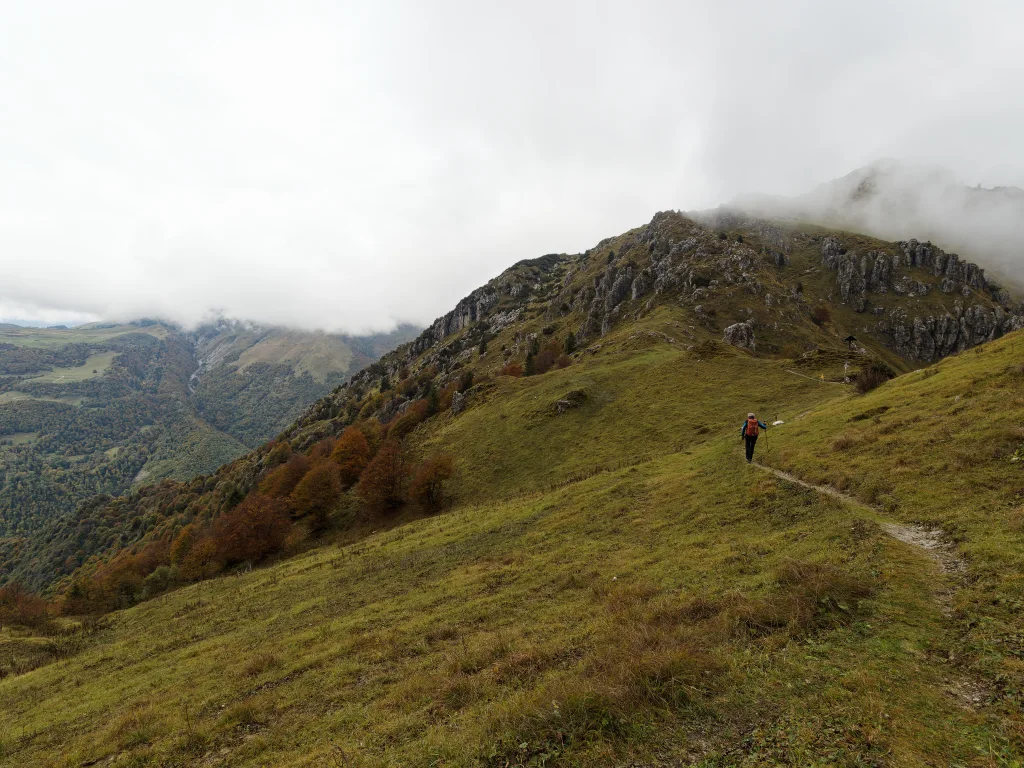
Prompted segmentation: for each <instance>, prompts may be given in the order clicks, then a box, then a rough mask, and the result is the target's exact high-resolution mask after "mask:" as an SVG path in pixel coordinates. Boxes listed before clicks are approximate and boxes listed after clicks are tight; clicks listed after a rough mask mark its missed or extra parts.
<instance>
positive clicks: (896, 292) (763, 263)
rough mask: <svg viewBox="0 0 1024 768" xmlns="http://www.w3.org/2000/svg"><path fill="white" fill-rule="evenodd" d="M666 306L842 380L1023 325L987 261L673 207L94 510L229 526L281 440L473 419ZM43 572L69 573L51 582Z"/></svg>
mask: <svg viewBox="0 0 1024 768" xmlns="http://www.w3.org/2000/svg"><path fill="white" fill-rule="evenodd" d="M666 311H667V312H669V313H670V314H676V313H681V314H679V316H678V318H677V319H675V320H672V321H671V324H669V325H668V326H666V327H665V328H663V329H661V330H658V331H657V332H654V331H652V332H651V333H653V334H654V335H653V336H649V337H647V339H648V341H649V342H652V343H656V342H657V341H658V340H659V339H660V340H662V341H664V340H670V343H672V344H678V345H680V346H681V348H684V349H698V348H702V345H706V344H710V345H712V348H713V346H714V345H715V344H722V343H726V344H731V345H732V346H736V347H738V348H740V349H744V350H746V351H747V353H750V354H755V355H758V356H766V355H767V356H768V357H780V356H781V357H784V358H785V357H789V358H791V359H795V360H796V361H797V362H798V363H799V364H804V363H803V362H801V361H806V356H807V355H811V356H812V358H813V357H814V356H815V355H817V356H818V357H820V358H821V359H822V360H832V361H833V363H832V364H831V368H830V369H829V371H830V375H840V371H841V372H842V375H841V376H840V379H839V380H840V381H842V380H844V379H846V380H850V378H849V375H848V373H847V369H849V364H850V363H852V364H853V366H854V369H856V368H857V367H870V366H872V365H878V366H881V367H882V368H884V369H886V370H889V371H890V374H889V375H891V373H892V372H899V371H906V370H910V369H912V368H913V367H917V366H919V365H922V364H926V363H928V362H932V361H934V360H935V359H937V358H939V357H942V356H945V355H948V354H952V353H955V352H957V351H960V350H962V349H966V348H968V347H970V346H974V345H976V344H979V343H982V342H984V341H987V340H990V339H994V338H998V337H999V336H1001V335H1002V334H1004V333H1006V332H1010V331H1012V330H1015V329H1018V328H1021V327H1024V307H1022V305H1021V304H1020V302H1019V301H1017V299H1015V298H1014V297H1013V295H1012V294H1010V293H1009V292H1007V291H1006V290H1004V289H1002V288H1000V287H999V286H997V285H995V284H993V283H990V282H989V281H988V280H987V279H986V278H985V275H984V271H983V270H981V269H980V268H978V267H977V266H976V265H974V264H973V263H971V262H966V261H963V260H961V259H959V257H958V256H956V255H955V254H947V253H946V252H945V251H943V250H942V249H940V248H938V247H936V246H932V245H930V244H927V243H919V242H917V241H901V242H897V243H891V242H889V243H886V242H883V241H878V240H875V239H873V238H869V237H866V236H862V235H855V234H850V233H843V232H833V231H829V230H825V229H821V228H810V229H809V230H806V229H800V228H799V227H795V228H794V227H792V226H789V225H786V224H784V223H782V224H780V223H778V222H772V221H768V220H763V219H757V218H751V217H749V216H745V215H743V216H739V217H737V216H735V215H731V214H726V215H722V214H721V212H719V213H718V214H715V215H714V216H712V217H711V218H705V219H703V220H698V219H697V218H691V217H689V216H687V215H684V214H682V213H679V212H661V213H658V214H656V215H655V216H654V217H653V218H652V220H651V221H650V222H649V223H647V224H646V225H644V226H641V227H637V228H634V229H632V230H630V231H628V232H626V233H623V234H622V235H619V236H616V237H613V238H607V239H605V240H602V241H601V244H600V245H599V246H597V247H595V248H594V249H591V250H589V251H587V252H585V253H583V254H576V255H568V254H557V255H556V254H549V255H547V256H544V257H540V258H538V259H528V260H523V261H520V262H517V263H516V264H515V265H513V266H512V267H510V268H509V269H507V270H505V271H504V272H503V273H501V274H500V275H499V276H497V277H495V278H494V279H492V280H491V281H489V282H488V283H487V284H485V285H483V286H481V287H480V288H477V289H476V290H474V291H472V292H470V293H469V294H468V295H467V296H466V297H465V298H464V299H462V300H461V301H460V302H458V303H457V305H456V307H455V308H453V309H452V310H451V311H449V312H447V313H445V314H444V315H441V316H440V317H439V318H438V319H437V320H436V321H435V322H434V323H432V324H431V325H430V326H429V327H428V328H427V329H425V330H424V331H423V332H422V333H421V334H420V335H419V336H418V337H416V338H415V339H414V340H412V341H410V342H408V343H406V344H403V345H401V346H399V347H398V348H397V349H395V350H394V351H393V352H390V353H388V354H387V355H385V356H384V357H382V358H381V359H380V360H378V361H376V362H374V363H372V364H370V365H369V366H367V367H365V368H364V369H362V370H361V371H359V372H358V373H356V374H354V375H353V376H352V377H351V378H350V380H349V381H347V382H346V383H344V384H342V385H340V386H338V387H337V388H335V389H334V391H333V392H332V393H330V394H328V395H326V396H325V397H323V398H321V399H320V400H318V401H317V402H315V403H314V404H312V405H311V406H309V407H308V408H307V409H306V410H305V411H304V412H303V413H301V414H300V415H299V416H298V417H297V419H296V421H295V422H294V423H293V424H292V425H290V426H288V427H287V428H285V429H284V430H283V431H282V432H281V434H280V435H278V437H277V438H276V440H275V441H273V442H272V443H268V444H264V445H262V446H260V447H259V448H257V449H256V450H255V451H253V452H251V453H249V454H247V455H245V456H243V457H241V458H239V459H238V460H236V461H234V462H232V463H231V464H229V465H226V466H225V467H223V468H222V469H221V470H220V471H218V473H217V474H216V475H215V476H213V477H210V478H207V479H206V480H202V478H199V479H197V480H200V481H201V482H195V481H190V482H188V483H183V484H172V485H162V486H157V487H153V488H149V489H140V492H139V493H137V494H136V495H134V496H132V497H131V498H127V499H117V500H114V501H112V502H106V506H102V505H101V506H100V507H97V508H90V509H91V510H92V511H90V512H89V515H91V516H95V513H96V511H97V510H100V511H102V515H104V516H108V515H109V516H110V517H111V520H110V522H109V525H110V526H111V527H113V528H115V529H117V530H119V531H122V532H124V531H130V532H131V533H130V534H127V535H125V534H124V533H122V535H121V536H120V537H119V538H118V542H119V543H118V544H117V545H116V547H125V546H128V547H131V546H135V545H136V542H139V541H144V540H151V539H152V538H153V537H159V536H162V535H170V531H171V530H172V529H173V530H178V529H180V528H181V526H182V525H184V524H186V523H188V522H192V521H196V520H198V521H200V522H202V521H204V520H210V519H213V518H215V517H216V516H217V515H218V514H219V510H226V509H228V508H230V507H231V506H232V505H233V504H236V503H237V500H238V499H240V498H243V497H244V496H245V495H246V494H247V493H249V492H250V491H251V490H252V489H253V488H255V487H256V485H257V484H258V482H259V480H260V478H261V477H262V476H263V475H264V474H265V473H266V472H267V471H269V469H270V468H271V467H272V466H273V462H274V461H275V459H274V458H273V456H272V454H273V448H274V446H276V445H281V444H282V443H288V445H289V446H290V449H291V450H293V451H305V450H308V449H309V448H310V447H311V446H313V445H314V444H316V443H317V442H319V441H323V440H326V439H330V438H333V437H335V436H337V435H338V434H340V433H341V431H342V430H343V429H344V428H345V427H346V426H347V425H349V424H352V423H354V422H356V421H358V420H365V419H375V420H378V421H379V422H381V423H382V424H384V425H385V431H386V429H387V425H390V424H392V423H395V422H396V420H397V419H402V418H405V417H406V416H407V415H409V414H410V413H411V410H410V409H412V408H413V406H414V405H415V404H416V402H417V401H422V400H425V399H428V398H430V397H434V396H436V393H442V394H444V396H445V398H451V400H452V402H453V403H455V405H456V407H457V408H459V409H464V408H466V407H468V406H471V405H472V403H473V402H474V401H475V398H477V397H486V391H487V389H488V387H490V386H491V384H489V383H488V380H489V379H491V378H492V377H494V376H498V375H500V374H501V373H502V371H503V370H504V369H505V368H506V367H507V366H508V365H509V364H511V363H517V361H518V364H526V365H528V358H529V357H531V356H532V355H536V354H539V353H540V351H541V347H542V346H544V347H545V348H547V347H550V346H551V344H552V343H553V341H552V340H557V342H558V344H557V346H558V347H559V349H558V351H560V352H563V353H564V352H565V351H566V350H570V348H571V350H572V351H571V352H570V354H572V355H573V358H575V359H577V360H578V359H579V358H580V357H581V356H582V355H591V354H597V353H599V352H600V351H601V349H602V341H601V339H602V338H603V337H604V336H606V335H608V334H609V333H610V332H611V331H612V330H613V329H614V328H615V327H617V326H618V325H621V324H623V323H635V322H639V321H640V320H641V319H643V318H645V317H647V316H648V315H652V314H653V315H657V314H658V313H662V312H666ZM848 336H855V337H856V338H857V340H858V341H857V348H856V349H851V348H850V345H849V344H848V343H846V342H844V341H843V339H845V338H847V337H848ZM569 337H571V342H570V340H569ZM495 344H500V346H501V349H500V351H497V352H496V351H494V350H493V345H495ZM588 345H589V346H588ZM481 350H484V354H483V355H481V354H480V352H481ZM551 354H552V355H554V352H552V353H551ZM843 356H845V358H846V363H847V365H845V366H842V365H840V358H841V357H843ZM873 361H874V362H873ZM823 365H825V366H826V368H828V365H827V364H825V363H823ZM468 370H471V371H472V373H473V376H474V377H476V379H477V380H479V381H480V383H479V384H478V385H475V386H474V387H472V388H470V389H469V390H468V391H466V392H465V394H463V393H459V394H458V398H456V397H455V393H454V391H453V389H452V388H453V387H455V386H456V385H457V384H458V382H459V381H460V380H461V379H462V377H463V376H464V375H465V374H466V372H467V371H468ZM432 392H433V393H435V395H432V394H431V393H432ZM456 401H457V402H456ZM412 423H413V424H415V422H412ZM183 509H184V510H185V511H184V512H182V511H181V510H183ZM143 519H146V520H149V521H150V522H149V523H147V524H145V525H143V524H142V523H141V521H142V520H143ZM154 521H155V522H154ZM60 525H63V526H65V530H64V531H63V532H62V531H59V530H51V531H50V532H49V534H48V537H49V538H50V540H51V541H54V542H61V541H65V542H69V541H71V540H73V539H74V535H73V534H72V533H71V531H72V530H73V529H74V527H75V526H76V525H77V523H76V522H75V518H69V519H68V520H67V521H65V522H64V523H61V524H60ZM58 527H59V526H58ZM116 547H115V549H113V550H110V551H116ZM103 551H107V550H103V549H102V548H101V549H96V548H95V546H94V545H93V546H91V547H90V548H87V549H86V550H84V553H85V556H84V557H82V556H81V555H80V556H79V558H78V559H79V564H80V565H82V564H85V565H88V568H94V567H96V563H97V562H99V561H98V560H96V559H95V558H97V557H98V556H100V555H101V552H103ZM66 552H67V550H66V549H65V548H64V545H60V546H58V547H57V555H56V556H55V557H44V558H36V564H35V565H34V566H33V570H32V575H31V576H28V574H29V571H28V570H26V568H27V567H28V565H27V563H28V561H29V560H32V558H33V557H36V555H32V556H31V557H30V556H29V555H30V553H29V552H25V553H23V554H22V555H21V556H20V557H19V558H18V560H19V562H20V565H17V566H15V567H14V568H13V569H12V570H13V571H14V572H16V573H20V574H22V577H23V578H24V577H26V576H28V578H27V580H28V581H29V583H32V584H37V585H38V584H41V583H45V581H51V580H52V579H53V577H57V578H64V577H66V576H67V574H68V573H69V571H68V570H67V568H65V567H63V566H55V563H56V562H63V560H64V559H65V558H66V557H67V554H63V555H61V554H60V553H66ZM36 554H38V552H37V553H36ZM106 556H109V552H108V555H106ZM101 559H102V558H101ZM89 563H91V565H90V564H89ZM46 569H55V570H51V571H49V572H50V574H51V575H50V576H46V575H45V574H46V573H47V570H46ZM41 580H43V581H41ZM64 585H65V587H66V582H64Z"/></svg>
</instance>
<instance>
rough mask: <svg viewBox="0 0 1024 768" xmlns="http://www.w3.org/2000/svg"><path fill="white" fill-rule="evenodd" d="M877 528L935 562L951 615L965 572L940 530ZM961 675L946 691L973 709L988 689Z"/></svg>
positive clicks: (940, 597) (942, 602) (849, 500)
mask: <svg viewBox="0 0 1024 768" xmlns="http://www.w3.org/2000/svg"><path fill="white" fill-rule="evenodd" d="M754 466H756V467H757V468H758V469H761V470H764V471H765V472H771V473H772V474H773V475H775V476H776V477H777V478H779V479H780V480H785V481H786V482H788V483H794V484H795V485H799V486H802V487H803V488H808V489H810V490H812V491H817V492H818V493H823V494H825V495H826V496H831V497H832V498H834V499H839V500H840V501H842V502H844V503H846V504H849V505H850V506H853V507H859V508H861V509H864V510H867V511H869V512H871V513H872V515H874V516H877V515H879V514H880V513H881V510H880V509H878V508H877V507H873V506H871V505H870V504H865V503H864V502H863V501H858V500H857V499H855V498H853V497H852V496H847V495H846V494H845V493H842V492H841V491H837V490H836V489H835V488H830V487H829V486H826V485H814V484H812V483H808V482H806V481H804V480H801V479H800V478H799V477H796V476H794V475H791V474H789V473H788V472H783V471H782V470H780V469H775V468H774V467H768V466H765V465H764V464H759V463H757V462H756V461H755V462H754ZM879 525H881V527H882V530H884V531H885V532H886V533H887V534H888V535H889V536H891V537H892V538H894V539H896V540H897V541H902V542H903V543H904V544H909V545H910V546H912V547H914V548H916V549H918V550H920V551H921V552H922V553H924V554H925V555H927V556H928V558H929V559H930V560H931V561H932V562H933V563H935V565H936V566H937V567H938V569H939V571H940V572H941V573H942V575H943V576H945V577H946V578H945V579H944V580H943V581H944V582H945V584H943V585H942V586H940V587H939V588H938V590H937V591H936V594H935V598H936V600H937V601H938V603H939V608H940V609H941V610H942V614H943V616H945V617H946V619H949V618H950V617H951V616H952V614H953V594H954V593H955V592H956V590H957V588H958V587H959V586H960V584H961V583H962V581H963V577H964V574H965V572H966V570H967V565H966V563H965V562H964V561H963V559H962V558H961V557H959V556H958V555H957V553H956V548H955V547H954V546H953V545H952V544H951V543H950V542H949V541H947V540H946V539H945V538H944V537H943V535H942V532H941V531H939V530H937V529H934V528H926V527H924V526H923V525H906V524H904V523H891V522H882V521H880V522H879ZM951 658H952V657H951ZM961 672H962V673H961V674H960V675H958V676H956V677H954V678H953V679H951V680H949V681H948V682H947V687H946V692H947V693H948V694H949V695H950V696H952V697H953V698H954V699H956V700H957V701H959V702H960V705H961V706H963V707H965V708H967V709H970V710H975V709H977V708H978V707H980V706H983V705H984V703H985V701H986V699H987V698H988V687H987V686H986V685H985V684H984V683H983V682H981V681H980V680H978V679H977V678H976V677H974V676H972V675H970V674H969V673H965V672H963V671H961Z"/></svg>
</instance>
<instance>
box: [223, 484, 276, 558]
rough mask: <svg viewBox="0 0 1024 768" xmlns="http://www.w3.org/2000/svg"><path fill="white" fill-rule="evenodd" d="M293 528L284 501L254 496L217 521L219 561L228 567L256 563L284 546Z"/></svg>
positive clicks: (258, 495) (259, 495)
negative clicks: (236, 564) (235, 564)
mask: <svg viewBox="0 0 1024 768" xmlns="http://www.w3.org/2000/svg"><path fill="white" fill-rule="evenodd" d="M290 528H291V520H290V519H289V517H288V509H287V506H286V504H285V503H284V501H282V500H281V499H273V498H270V497H268V496H263V495H261V494H258V493H256V494H251V495H250V496H249V497H248V498H246V500H245V501H243V502H242V503H241V504H239V505H238V506H237V507H235V508H234V509H232V510H231V511H230V512H227V513H226V514H223V515H221V516H220V517H218V518H217V520H216V522H214V524H213V538H214V541H216V543H217V554H218V559H219V560H220V561H221V562H223V563H224V564H225V565H232V564H234V563H244V562H257V561H259V560H261V559H262V558H264V557H266V556H267V555H269V554H271V553H273V552H276V551H278V550H279V549H281V547H282V546H284V542H285V539H286V538H287V537H288V531H289V529H290Z"/></svg>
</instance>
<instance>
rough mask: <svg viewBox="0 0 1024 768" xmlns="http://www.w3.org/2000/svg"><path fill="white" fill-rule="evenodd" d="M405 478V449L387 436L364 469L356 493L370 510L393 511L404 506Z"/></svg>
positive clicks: (406, 470) (407, 472) (406, 463)
mask: <svg viewBox="0 0 1024 768" xmlns="http://www.w3.org/2000/svg"><path fill="white" fill-rule="evenodd" d="M408 477H409V467H408V460H407V459H406V454H405V447H404V446H403V445H402V443H401V442H400V441H398V440H395V439H394V438H391V437H389V438H388V439H387V440H385V441H384V444H383V445H382V446H381V447H380V450H379V451H378V452H377V455H376V456H374V457H373V460H372V461H371V462H370V463H369V464H368V465H367V467H366V469H365V470H364V472H363V476H362V477H361V478H360V480H359V485H357V486H356V493H358V494H359V498H361V499H362V500H363V503H365V504H366V506H367V507H369V508H370V509H373V510H390V509H397V508H398V507H400V506H402V504H404V503H405V486H406V483H407V482H408Z"/></svg>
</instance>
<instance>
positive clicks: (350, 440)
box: [331, 427, 370, 488]
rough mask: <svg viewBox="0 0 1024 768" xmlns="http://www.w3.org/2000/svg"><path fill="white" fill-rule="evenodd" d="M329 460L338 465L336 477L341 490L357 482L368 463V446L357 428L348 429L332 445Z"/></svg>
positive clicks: (363, 435)
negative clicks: (332, 449)
mask: <svg viewBox="0 0 1024 768" xmlns="http://www.w3.org/2000/svg"><path fill="white" fill-rule="evenodd" d="M331 459H333V461H334V463H335V464H337V465H338V477H339V479H340V480H341V485H342V487H343V488H351V487H352V486H353V485H355V484H356V483H358V482H359V476H360V475H361V474H363V470H364V469H366V465H367V464H369V463H370V444H369V443H368V442H367V441H366V435H365V434H364V433H363V430H361V429H359V427H348V428H347V429H346V430H345V431H344V432H342V433H341V437H339V438H338V442H337V443H335V445H334V453H332V454H331Z"/></svg>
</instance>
